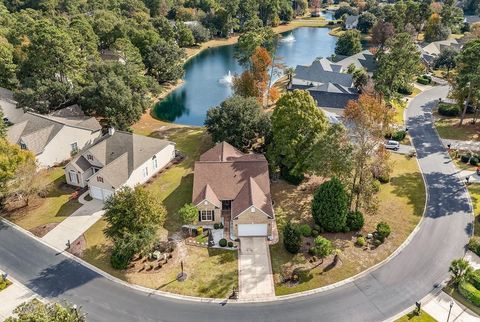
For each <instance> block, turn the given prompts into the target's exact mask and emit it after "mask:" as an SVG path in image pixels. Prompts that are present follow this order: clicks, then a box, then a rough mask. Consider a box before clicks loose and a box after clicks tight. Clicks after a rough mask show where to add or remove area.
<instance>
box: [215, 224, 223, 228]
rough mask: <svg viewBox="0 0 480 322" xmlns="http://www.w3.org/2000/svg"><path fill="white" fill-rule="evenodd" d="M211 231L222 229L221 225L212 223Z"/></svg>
mask: <svg viewBox="0 0 480 322" xmlns="http://www.w3.org/2000/svg"><path fill="white" fill-rule="evenodd" d="M213 229H223V224H222V223H214V224H213Z"/></svg>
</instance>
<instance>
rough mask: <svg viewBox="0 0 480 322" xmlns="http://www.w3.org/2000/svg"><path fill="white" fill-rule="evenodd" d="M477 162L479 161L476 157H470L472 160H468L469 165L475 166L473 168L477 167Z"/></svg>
mask: <svg viewBox="0 0 480 322" xmlns="http://www.w3.org/2000/svg"><path fill="white" fill-rule="evenodd" d="M478 162H479V160H478V158H477V157H472V158H470V164H471V165H475V166H476V165H478Z"/></svg>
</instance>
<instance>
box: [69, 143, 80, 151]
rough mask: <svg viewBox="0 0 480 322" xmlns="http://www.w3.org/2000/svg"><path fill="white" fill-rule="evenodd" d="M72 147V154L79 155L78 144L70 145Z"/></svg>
mask: <svg viewBox="0 0 480 322" xmlns="http://www.w3.org/2000/svg"><path fill="white" fill-rule="evenodd" d="M70 147H71V148H72V153H77V152H78V144H77V142H73V143H72V144H70Z"/></svg>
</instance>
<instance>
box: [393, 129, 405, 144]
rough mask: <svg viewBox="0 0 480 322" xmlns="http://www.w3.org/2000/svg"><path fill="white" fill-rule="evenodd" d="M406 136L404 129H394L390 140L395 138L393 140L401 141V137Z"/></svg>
mask: <svg viewBox="0 0 480 322" xmlns="http://www.w3.org/2000/svg"><path fill="white" fill-rule="evenodd" d="M406 136H407V132H406V131H403V130H401V131H396V132H394V133H393V134H392V140H395V141H402V140H403V139H405V137H406Z"/></svg>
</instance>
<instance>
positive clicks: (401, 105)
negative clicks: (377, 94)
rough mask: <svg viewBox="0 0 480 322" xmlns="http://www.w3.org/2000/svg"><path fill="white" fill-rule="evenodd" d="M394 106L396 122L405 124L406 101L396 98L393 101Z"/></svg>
mask: <svg viewBox="0 0 480 322" xmlns="http://www.w3.org/2000/svg"><path fill="white" fill-rule="evenodd" d="M392 106H393V107H394V108H395V116H394V118H393V120H394V122H395V123H397V124H401V125H403V124H404V123H405V119H404V117H403V114H404V111H405V108H406V107H407V104H406V103H405V102H404V101H398V100H394V101H393V102H392Z"/></svg>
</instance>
